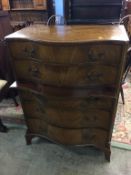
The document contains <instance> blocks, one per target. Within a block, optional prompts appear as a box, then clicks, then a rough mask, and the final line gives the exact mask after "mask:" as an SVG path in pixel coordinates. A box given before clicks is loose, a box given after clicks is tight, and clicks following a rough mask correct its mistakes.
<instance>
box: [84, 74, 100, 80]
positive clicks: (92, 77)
mask: <svg viewBox="0 0 131 175" xmlns="http://www.w3.org/2000/svg"><path fill="white" fill-rule="evenodd" d="M102 76H103V74H102V73H99V74H95V73H90V74H88V75H87V79H88V80H90V81H100V79H101V78H102Z"/></svg>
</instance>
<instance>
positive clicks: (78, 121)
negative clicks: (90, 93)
mask: <svg viewBox="0 0 131 175" xmlns="http://www.w3.org/2000/svg"><path fill="white" fill-rule="evenodd" d="M22 94H23V95H22ZM20 95H21V98H22V106H23V110H24V114H25V116H26V118H27V119H28V118H35V119H38V118H40V119H43V120H45V121H47V122H48V123H50V124H53V125H55V126H59V127H65V128H85V127H91V128H93V127H98V128H104V129H108V128H109V122H110V118H111V114H110V112H111V110H112V108H111V107H112V105H111V104H112V103H111V100H108V99H107V100H108V103H107V105H109V104H110V103H111V104H110V106H106V107H105V108H106V110H104V109H103V108H104V105H102V103H101V105H100V104H99V103H98V102H96V103H95V101H94V104H92V107H91V105H90V104H89V106H88V103H87V104H86V105H85V106H84V105H81V104H82V102H85V101H86V100H87V99H88V98H86V99H83V101H82V99H81V100H78V99H74V103H75V105H73V104H72V105H71V106H69V104H68V101H69V102H70V104H71V101H70V100H67V99H65V100H64V98H62V99H59V98H50V99H48V98H44V97H42V96H40V95H36V94H33V93H32V94H31V93H30V92H26V93H24V92H22V93H20ZM89 99H90V98H89ZM89 99H88V100H89ZM99 99H100V98H99ZM72 101H73V100H72ZM101 101H102V99H101ZM80 102H81V104H80ZM60 103H61V105H59V104H60ZM66 103H67V104H66ZM62 104H63V105H62ZM100 106H101V108H102V109H100Z"/></svg>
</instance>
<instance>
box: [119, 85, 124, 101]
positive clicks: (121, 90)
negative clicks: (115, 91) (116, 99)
mask: <svg viewBox="0 0 131 175" xmlns="http://www.w3.org/2000/svg"><path fill="white" fill-rule="evenodd" d="M120 93H121V98H122V102H123V104H125V99H124V92H123V88H122V86H121V89H120Z"/></svg>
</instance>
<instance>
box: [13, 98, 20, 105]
mask: <svg viewBox="0 0 131 175" xmlns="http://www.w3.org/2000/svg"><path fill="white" fill-rule="evenodd" d="M12 99H13V101H14V103H15V106H16V107H17V106H19V104H18V102H17V100H16V98H15V97H12Z"/></svg>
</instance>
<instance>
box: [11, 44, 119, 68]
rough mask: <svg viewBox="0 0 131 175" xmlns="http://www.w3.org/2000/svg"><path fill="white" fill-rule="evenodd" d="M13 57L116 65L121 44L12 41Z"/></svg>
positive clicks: (66, 62) (55, 61)
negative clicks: (59, 43) (64, 43)
mask: <svg viewBox="0 0 131 175" xmlns="http://www.w3.org/2000/svg"><path fill="white" fill-rule="evenodd" d="M9 47H10V51H11V55H12V57H13V59H25V58H27V59H36V60H39V61H43V62H45V63H52V64H59V63H60V64H62V63H63V64H80V63H86V62H89V63H100V64H107V65H118V64H119V63H120V61H121V60H120V59H121V52H122V48H121V47H122V46H121V45H118V44H109V43H108V44H107V43H106V44H104V43H101V44H100V43H99V44H96V43H87V44H79V45H78V44H73V45H54V44H49V45H47V44H40V43H36V42H30V41H21V42H20V41H13V42H11V43H10V45H9Z"/></svg>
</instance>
